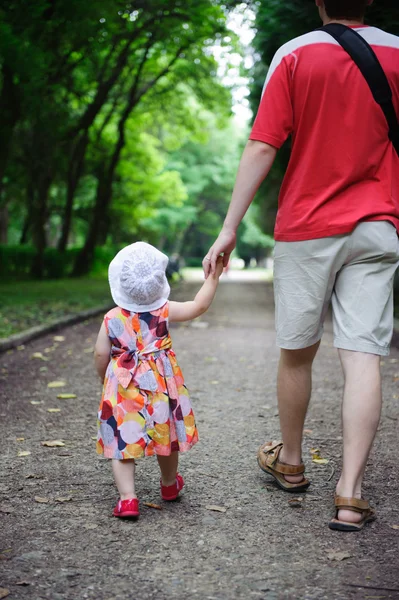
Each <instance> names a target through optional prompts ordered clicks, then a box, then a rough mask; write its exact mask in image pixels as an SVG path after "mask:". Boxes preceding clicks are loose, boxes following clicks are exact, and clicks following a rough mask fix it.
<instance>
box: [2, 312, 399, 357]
mask: <svg viewBox="0 0 399 600" xmlns="http://www.w3.org/2000/svg"><path fill="white" fill-rule="evenodd" d="M114 306H115V305H114V304H111V303H109V304H105V305H103V306H97V307H95V308H90V309H89V310H82V311H81V312H78V313H74V314H73V315H67V316H66V317H62V318H61V319H58V321H53V322H52V323H46V324H45V325H38V326H37V327H31V328H30V329H26V330H25V331H22V332H21V333H15V334H14V335H10V336H9V337H7V338H0V353H1V352H6V350H12V349H13V348H16V347H17V346H21V345H22V344H26V343H27V342H30V341H31V340H35V339H36V338H39V337H42V336H43V335H46V334H47V333H51V332H53V331H58V330H59V329H62V328H63V327H67V326H68V325H75V324H76V323H81V322H82V321H85V320H86V319H90V318H91V317H96V316H97V315H99V314H101V313H104V314H105V313H106V312H108V311H109V310H111V308H113V307H114ZM398 326H399V323H398Z"/></svg>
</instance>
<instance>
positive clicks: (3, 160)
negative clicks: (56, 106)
mask: <svg viewBox="0 0 399 600" xmlns="http://www.w3.org/2000/svg"><path fill="white" fill-rule="evenodd" d="M2 79H3V81H2V90H1V95H0V139H1V144H0V202H1V201H2V199H3V198H2V196H3V179H4V175H5V172H6V167H7V162H8V157H9V154H10V148H11V140H12V135H13V131H14V128H15V125H16V123H17V121H18V119H19V117H20V110H19V98H18V94H17V87H16V85H15V83H14V78H13V73H12V71H11V69H10V68H9V67H8V66H7V65H3V69H2Z"/></svg>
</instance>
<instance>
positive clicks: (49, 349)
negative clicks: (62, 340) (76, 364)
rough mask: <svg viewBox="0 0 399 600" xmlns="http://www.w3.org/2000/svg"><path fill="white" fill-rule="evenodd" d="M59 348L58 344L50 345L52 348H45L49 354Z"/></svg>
mask: <svg viewBox="0 0 399 600" xmlns="http://www.w3.org/2000/svg"><path fill="white" fill-rule="evenodd" d="M56 349H57V346H50V348H45V349H44V352H45V353H46V354H48V353H49V352H54V350H56Z"/></svg>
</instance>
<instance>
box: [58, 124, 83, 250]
mask: <svg viewBox="0 0 399 600" xmlns="http://www.w3.org/2000/svg"><path fill="white" fill-rule="evenodd" d="M88 143H89V132H88V130H87V131H85V132H84V133H83V134H82V135H81V136H80V138H79V139H78V142H77V144H76V145H75V146H74V149H73V151H72V156H71V158H70V161H69V166H68V180H67V197H66V204H65V210H64V218H63V222H62V231H61V237H60V240H59V242H58V249H59V250H61V252H64V251H65V250H66V247H67V246H68V238H69V232H70V230H71V224H72V210H73V200H74V197H75V192H76V188H77V186H78V183H79V180H80V177H81V175H82V172H83V167H84V161H85V154H86V148H87V144H88Z"/></svg>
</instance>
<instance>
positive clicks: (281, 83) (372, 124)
mask: <svg viewBox="0 0 399 600" xmlns="http://www.w3.org/2000/svg"><path fill="white" fill-rule="evenodd" d="M371 2H372V0H324V1H323V0H316V5H317V7H318V9H319V13H320V17H321V19H322V21H323V24H327V23H331V22H337V23H342V24H344V25H347V26H349V27H353V28H354V29H355V30H356V31H357V32H358V33H359V34H360V35H361V36H363V37H364V38H365V39H366V41H367V42H368V43H369V44H371V45H372V47H373V49H374V51H375V53H376V54H377V57H378V59H379V60H380V62H381V64H382V66H383V68H384V70H385V72H386V74H387V77H388V79H389V81H390V84H391V87H392V90H393V96H394V104H395V108H396V111H397V114H399V38H397V37H395V36H392V35H390V34H388V33H385V32H383V31H381V30H379V29H377V28H374V27H366V26H365V25H364V15H365V11H366V7H367V5H368V4H371ZM290 135H292V154H291V159H290V163H289V165H288V169H287V172H286V175H285V178H284V182H283V184H282V188H281V192H280V197H279V208H278V214H277V219H276V227H275V240H276V247H275V273H274V287H275V301H276V329H277V344H278V346H280V348H281V357H280V365H279V370H278V378H277V394H278V405H279V414H280V424H281V432H282V440H283V441H282V443H279V444H264V445H263V446H262V447H261V448H260V450H259V453H258V462H259V465H260V467H261V468H262V469H263V470H264V471H266V472H267V473H270V474H271V475H272V476H273V477H274V478H275V479H276V482H277V483H278V484H279V485H280V487H282V488H283V489H284V490H286V491H293V492H298V491H304V490H305V489H307V487H308V486H309V485H310V482H309V481H308V480H307V479H305V477H304V466H303V464H302V458H301V443H302V432H303V425H304V420H305V416H306V412H307V408H308V403H309V400H310V395H311V372H312V363H313V360H314V358H315V355H316V352H317V350H318V348H319V344H320V338H321V336H322V332H323V321H324V318H325V315H326V311H327V309H328V306H329V303H330V300H331V301H332V307H333V322H334V345H335V346H336V347H337V348H338V352H339V357H340V360H341V364H342V368H343V373H344V379H345V389H344V397H343V410H342V415H343V469H342V473H341V476H340V479H339V481H338V483H337V487H336V497H335V506H336V514H335V517H334V518H333V519H332V521H331V522H330V524H329V525H330V527H331V528H333V529H339V530H344V531H354V530H359V529H361V528H362V527H363V526H364V525H365V523H368V522H369V521H371V520H373V519H374V518H375V514H374V511H373V510H372V509H371V508H370V506H369V504H368V502H367V501H366V500H363V499H362V480H363V476H364V471H365V467H366V464H367V459H368V456H369V452H370V449H371V446H372V443H373V440H374V437H375V434H376V430H377V426H378V423H379V419H380V412H381V401H382V399H381V377H380V357H381V356H385V355H387V354H388V353H389V345H390V341H391V337H392V330H393V296H392V288H393V278H394V273H395V270H396V267H397V265H398V262H399V242H398V235H397V230H399V159H398V156H397V155H396V153H395V150H394V148H393V145H392V144H391V142H390V141H389V138H388V126H387V123H386V120H385V117H384V114H383V112H382V110H381V108H380V107H379V106H378V105H377V104H376V102H375V101H374V99H373V96H372V94H371V91H370V88H369V87H368V84H367V82H366V81H365V79H364V77H363V75H362V74H361V72H360V71H359V69H358V67H357V66H356V65H355V63H354V62H353V61H352V59H351V57H350V56H349V55H348V54H347V53H346V52H345V51H344V50H343V49H342V48H341V46H340V45H339V44H338V43H337V42H336V41H335V40H334V39H333V38H332V37H331V36H330V35H329V34H328V33H326V32H324V31H314V32H311V33H309V34H307V35H304V36H302V37H299V38H297V39H295V40H292V41H290V42H288V43H287V44H286V45H284V46H283V47H282V48H280V50H279V51H278V52H277V54H276V55H275V57H274V59H273V62H272V64H271V66H270V70H269V73H268V76H267V79H266V84H265V88H264V91H263V96H262V100H261V103H260V107H259V111H258V114H257V117H256V120H255V123H254V126H253V129H252V132H251V135H250V140H249V142H248V144H247V146H246V148H245V150H244V153H243V156H242V159H241V163H240V167H239V170H238V175H237V180H236V184H235V188H234V192H233V196H232V200H231V204H230V208H229V211H228V213H227V216H226V220H225V223H224V226H223V229H222V231H221V233H220V235H219V237H218V239H217V240H216V242H215V243H214V245H213V246H212V247H211V249H210V250H209V252H208V254H207V256H206V258H205V259H204V262H203V265H204V270H205V275H206V276H207V275H208V274H209V272H213V271H214V269H215V261H216V259H217V256H219V254H221V253H223V254H224V261H225V263H226V264H227V262H228V260H229V256H230V254H231V252H232V250H233V249H234V247H235V243H236V230H237V227H238V225H239V224H240V222H241V220H242V218H243V216H244V214H245V212H246V211H247V209H248V206H249V205H250V203H251V202H252V199H253V197H254V195H255V193H256V191H257V190H258V187H259V185H260V183H261V182H262V181H263V179H264V178H265V177H266V176H267V174H268V173H269V170H270V168H271V166H272V164H273V161H274V159H275V156H276V153H277V150H278V149H279V148H280V146H281V145H282V144H283V143H284V141H285V140H286V139H287V138H288V136H290Z"/></svg>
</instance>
